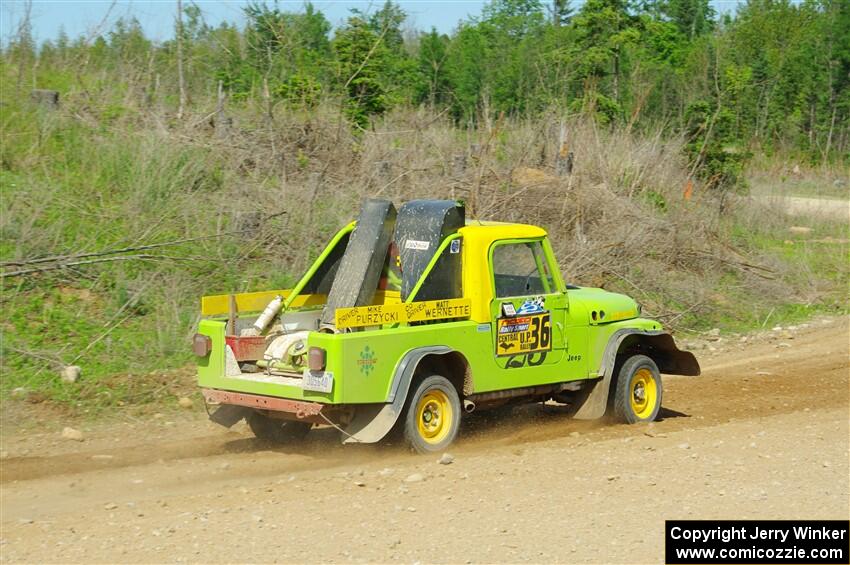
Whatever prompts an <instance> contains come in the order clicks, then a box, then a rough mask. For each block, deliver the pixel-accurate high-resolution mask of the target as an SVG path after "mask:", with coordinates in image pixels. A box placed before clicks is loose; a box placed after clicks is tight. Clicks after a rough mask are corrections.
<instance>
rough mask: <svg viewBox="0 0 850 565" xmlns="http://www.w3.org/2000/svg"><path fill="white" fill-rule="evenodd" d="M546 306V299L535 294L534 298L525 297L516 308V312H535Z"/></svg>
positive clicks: (520, 313)
mask: <svg viewBox="0 0 850 565" xmlns="http://www.w3.org/2000/svg"><path fill="white" fill-rule="evenodd" d="M545 307H546V299H545V298H543V297H542V296H537V297H535V298H526V299H525V302H523V303H522V306H520V307H519V310H517V314H519V315H522V314H537V313H538V312H543V311H544V310H545Z"/></svg>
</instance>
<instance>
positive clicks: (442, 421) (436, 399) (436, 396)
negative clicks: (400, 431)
mask: <svg viewBox="0 0 850 565" xmlns="http://www.w3.org/2000/svg"><path fill="white" fill-rule="evenodd" d="M453 417H454V414H452V405H451V403H450V402H449V397H448V395H447V394H446V393H445V392H443V391H442V390H439V389H433V390H429V391H427V392H426V393H425V394H423V395H422V397H421V398H420V399H419V402H418V403H417V405H416V421H417V429H418V430H419V435H420V436H421V437H422V439H423V440H425V441H426V442H427V443H430V444H437V443H440V442H441V441H443V440H444V439H445V438H446V436H447V435H448V434H449V430H450V429H451V427H452V419H453Z"/></svg>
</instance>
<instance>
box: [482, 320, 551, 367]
mask: <svg viewBox="0 0 850 565" xmlns="http://www.w3.org/2000/svg"><path fill="white" fill-rule="evenodd" d="M497 322H498V324H497V327H498V333H497V334H496V355H498V356H505V357H507V356H517V355H525V354H530V353H539V352H543V351H551V350H552V326H551V324H550V318H549V312H541V313H539V314H530V315H525V316H513V317H505V318H499V319H498V320H497Z"/></svg>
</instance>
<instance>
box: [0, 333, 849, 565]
mask: <svg viewBox="0 0 850 565" xmlns="http://www.w3.org/2000/svg"><path fill="white" fill-rule="evenodd" d="M708 344H710V345H706V347H705V348H704V349H701V350H700V351H697V353H698V355H699V357H700V359H701V361H702V363H703V367H704V374H703V376H701V377H698V378H686V377H678V378H677V377H671V378H665V397H664V407H665V409H664V418H663V420H662V421H659V422H656V423H654V424H652V425H650V426H623V425H599V424H590V423H586V422H577V421H572V420H569V419H567V418H566V417H565V416H564V414H562V413H560V412H559V411H558V410H557V409H554V408H553V407H547V406H539V405H538V406H530V407H526V408H522V409H517V410H515V411H513V412H512V413H510V414H507V413H501V414H498V415H496V416H490V417H485V415H484V414H481V415H475V414H474V415H473V417H470V418H469V420H468V421H467V422H466V423H465V424H464V429H463V431H462V433H463V438H462V440H461V441H460V442H459V443H458V444H457V445H456V446H455V448H454V449H452V450H451V453H452V455H453V456H454V458H455V459H454V462H453V463H451V464H449V465H441V464H438V463H437V462H436V457H415V456H412V455H409V454H407V453H406V452H404V451H403V450H402V449H401V448H400V447H397V446H386V445H383V446H346V447H342V446H341V445H339V444H338V443H337V441H336V436H335V434H333V433H331V432H330V431H326V430H317V431H314V432H313V433H312V434H311V438H310V440H309V441H308V443H307V445H305V446H303V447H300V448H298V449H297V450H290V451H287V450H282V449H279V448H273V447H271V446H269V445H267V444H262V443H260V442H258V441H256V440H254V439H252V438H251V437H250V435H249V433H248V432H247V430H245V429H243V428H240V429H238V430H236V431H232V432H228V431H222V430H221V429H219V428H216V427H215V426H213V425H212V424H209V423H208V422H206V421H205V420H204V419H203V418H202V417H201V416H200V415H198V416H197V417H193V418H189V419H186V420H185V421H180V420H178V421H175V422H168V421H164V420H165V419H163V418H160V419H155V420H151V421H149V422H135V423H125V424H121V425H114V426H110V427H95V428H89V429H86V430H85V433H86V439H85V441H83V442H73V441H68V440H62V439H61V438H60V437H59V430H61V424H59V423H54V424H51V426H53V427H51V429H49V430H48V431H47V433H44V434H32V433H24V434H20V433H14V432H9V433H4V436H3V445H2V449H3V452H4V453H3V455H4V459H3V460H2V476H0V483H2V484H0V487H2V489H1V490H2V493H0V494H1V496H0V503H2V532H0V538H2V539H0V554H2V561H3V562H4V563H5V562H8V563H12V562H39V563H44V562H81V561H86V562H164V561H169V562H171V561H181V562H182V561H203V562H222V561H228V562H232V561H254V562H269V561H281V562H305V561H308V562H315V561H322V562H350V561H351V562H362V561H368V562H396V561H399V562H417V561H421V562H516V561H521V560H522V561H532V562H587V563H625V562H628V563H657V562H661V561H663V528H664V520H665V519H675V518H705V519H710V518H811V519H815V518H844V519H846V518H848V515H849V514H850V484H848V483H850V463H848V443H849V442H850V439H848V438H850V430H848V395H850V382H848V376H849V375H850V327H848V319H847V318H839V319H825V320H815V321H813V322H811V323H810V324H806V325H805V327H800V328H792V329H785V328H783V329H782V330H776V331H773V332H765V334H764V335H761V336H749V337H747V338H746V340H744V338H741V337H733V338H729V337H721V338H720V341H714V342H708ZM57 426H58V427H57Z"/></svg>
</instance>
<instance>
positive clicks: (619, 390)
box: [613, 355, 661, 424]
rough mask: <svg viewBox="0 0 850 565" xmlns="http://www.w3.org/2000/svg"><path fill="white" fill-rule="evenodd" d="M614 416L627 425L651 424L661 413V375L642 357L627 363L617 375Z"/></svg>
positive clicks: (653, 365) (654, 366)
mask: <svg viewBox="0 0 850 565" xmlns="http://www.w3.org/2000/svg"><path fill="white" fill-rule="evenodd" d="M613 408H614V416H615V417H616V418H617V419H618V420H620V421H622V422H626V423H629V424H635V423H637V422H651V421H652V420H654V419H655V418H656V416H658V411H659V410H660V409H661V375H660V374H659V372H658V367H657V366H656V365H655V362H654V361H653V360H652V359H650V358H649V357H647V356H645V355H633V356H632V357H629V358H628V359H626V361H625V363H623V365H622V367H620V370H619V372H618V373H617V382H616V390H615V391H614V405H613Z"/></svg>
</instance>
